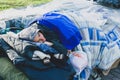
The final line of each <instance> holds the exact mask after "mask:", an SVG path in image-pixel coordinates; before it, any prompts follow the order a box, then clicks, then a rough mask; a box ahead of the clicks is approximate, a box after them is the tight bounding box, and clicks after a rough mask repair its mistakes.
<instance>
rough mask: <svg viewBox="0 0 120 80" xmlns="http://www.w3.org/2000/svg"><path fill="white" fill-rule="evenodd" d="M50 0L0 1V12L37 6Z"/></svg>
mask: <svg viewBox="0 0 120 80" xmlns="http://www.w3.org/2000/svg"><path fill="white" fill-rule="evenodd" d="M49 1H51V0H0V11H2V10H6V9H9V8H19V7H25V6H28V5H39V4H43V3H47V2H49Z"/></svg>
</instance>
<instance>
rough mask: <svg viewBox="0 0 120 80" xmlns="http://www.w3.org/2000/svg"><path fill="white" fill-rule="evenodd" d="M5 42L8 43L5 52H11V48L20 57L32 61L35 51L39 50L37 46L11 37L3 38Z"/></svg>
mask: <svg viewBox="0 0 120 80" xmlns="http://www.w3.org/2000/svg"><path fill="white" fill-rule="evenodd" d="M2 38H3V40H4V42H6V44H7V45H6V46H4V47H5V50H9V47H8V46H10V47H11V48H12V49H13V50H14V51H15V52H16V53H17V54H18V55H19V56H22V57H25V58H28V59H32V56H33V54H34V51H35V50H38V48H37V46H35V45H33V44H31V43H29V42H28V41H25V40H21V39H18V38H14V37H11V36H8V35H7V36H3V37H2Z"/></svg>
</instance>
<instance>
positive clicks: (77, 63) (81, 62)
mask: <svg viewBox="0 0 120 80" xmlns="http://www.w3.org/2000/svg"><path fill="white" fill-rule="evenodd" d="M69 59H70V63H71V64H72V66H73V68H74V69H75V71H76V74H80V73H81V72H82V70H83V69H84V68H85V67H86V66H87V64H88V60H87V55H86V53H85V52H83V51H75V52H72V53H70V55H69Z"/></svg>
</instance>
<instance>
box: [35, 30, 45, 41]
mask: <svg viewBox="0 0 120 80" xmlns="http://www.w3.org/2000/svg"><path fill="white" fill-rule="evenodd" d="M33 41H34V42H45V41H46V38H45V37H44V35H43V34H42V33H41V32H38V34H37V35H36V36H35V38H34V40H33Z"/></svg>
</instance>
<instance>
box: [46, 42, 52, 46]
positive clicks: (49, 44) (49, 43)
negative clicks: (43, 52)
mask: <svg viewBox="0 0 120 80" xmlns="http://www.w3.org/2000/svg"><path fill="white" fill-rule="evenodd" d="M44 43H45V44H47V45H48V46H52V45H53V43H52V42H48V41H45V42H44Z"/></svg>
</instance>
